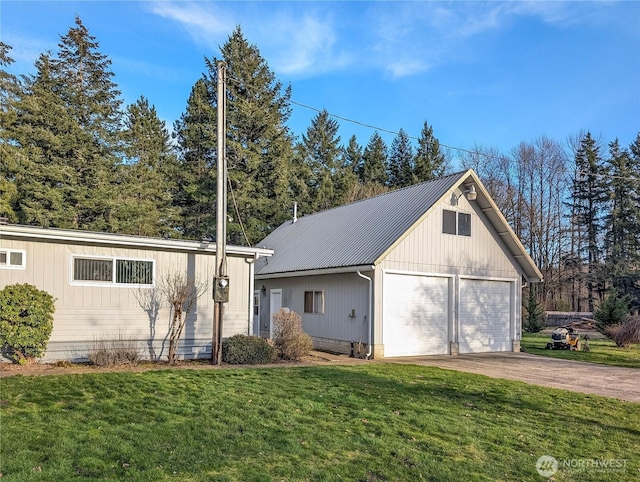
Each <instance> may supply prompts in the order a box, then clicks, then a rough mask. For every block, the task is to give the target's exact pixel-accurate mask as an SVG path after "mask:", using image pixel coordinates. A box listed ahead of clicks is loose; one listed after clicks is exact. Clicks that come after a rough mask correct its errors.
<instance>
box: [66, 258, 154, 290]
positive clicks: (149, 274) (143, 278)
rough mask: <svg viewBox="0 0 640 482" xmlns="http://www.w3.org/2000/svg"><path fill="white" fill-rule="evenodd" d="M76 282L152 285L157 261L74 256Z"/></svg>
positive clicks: (72, 278) (73, 279) (73, 266)
mask: <svg viewBox="0 0 640 482" xmlns="http://www.w3.org/2000/svg"><path fill="white" fill-rule="evenodd" d="M71 264H72V272H71V280H72V282H73V283H74V284H92V285H107V286H108V285H111V286H152V285H153V283H154V274H155V262H154V261H153V260H148V259H125V258H108V257H104V258H103V257H87V256H73V257H72V263H71Z"/></svg>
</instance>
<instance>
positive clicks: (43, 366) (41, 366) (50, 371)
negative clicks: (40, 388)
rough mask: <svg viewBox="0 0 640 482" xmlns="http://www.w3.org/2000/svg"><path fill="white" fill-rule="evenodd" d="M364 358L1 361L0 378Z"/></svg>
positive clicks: (318, 355)
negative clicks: (99, 362)
mask: <svg viewBox="0 0 640 482" xmlns="http://www.w3.org/2000/svg"><path fill="white" fill-rule="evenodd" d="M364 362H366V361H365V360H362V359H359V358H350V357H349V356H348V355H336V354H331V353H324V352H320V351H312V352H311V353H310V354H309V355H307V356H305V357H303V358H302V359H301V360H300V361H299V362H291V361H280V362H278V363H272V364H269V365H229V364H226V363H223V364H222V365H220V366H217V365H212V364H211V361H210V360H179V361H178V362H177V364H175V365H169V364H168V363H167V362H164V361H158V362H151V361H142V362H138V363H135V364H124V365H111V366H106V367H98V366H95V365H89V364H88V363H69V362H56V363H38V362H33V363H29V364H26V365H17V364H14V363H0V378H5V377H11V376H16V375H23V376H43V375H72V374H84V373H117V372H146V371H150V370H220V369H225V368H240V367H242V368H265V367H295V366H314V365H354V364H358V363H364Z"/></svg>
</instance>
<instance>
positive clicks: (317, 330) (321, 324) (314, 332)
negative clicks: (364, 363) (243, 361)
mask: <svg viewBox="0 0 640 482" xmlns="http://www.w3.org/2000/svg"><path fill="white" fill-rule="evenodd" d="M365 274H366V273H365ZM263 285H264V286H265V287H266V289H267V296H266V297H264V296H262V294H261V301H262V305H261V307H260V333H261V335H262V336H268V333H269V324H268V323H269V322H270V320H269V312H270V307H269V296H268V295H269V290H272V289H282V306H283V307H286V308H289V309H290V310H292V311H295V312H296V313H298V314H299V315H300V317H301V318H302V325H303V329H304V331H305V333H307V334H309V335H311V336H313V337H319V338H330V339H335V340H343V341H348V342H349V341H354V342H363V343H364V342H366V341H367V326H368V322H367V320H366V315H367V309H368V306H367V303H368V296H369V291H368V290H369V285H368V283H367V281H366V280H364V279H362V278H360V277H359V276H358V275H357V274H356V273H344V274H335V275H319V276H304V277H295V278H279V279H268V280H267V279H265V280H257V281H256V287H257V289H260V288H261V287H262V286H263ZM305 291H324V314H312V313H304V293H305ZM352 310H355V316H354V317H350V316H349V315H350V314H351V311H352Z"/></svg>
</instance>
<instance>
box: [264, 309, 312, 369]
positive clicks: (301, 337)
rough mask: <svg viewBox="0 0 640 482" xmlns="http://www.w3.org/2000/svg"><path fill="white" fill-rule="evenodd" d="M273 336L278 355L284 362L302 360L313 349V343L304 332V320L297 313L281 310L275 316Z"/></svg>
mask: <svg viewBox="0 0 640 482" xmlns="http://www.w3.org/2000/svg"><path fill="white" fill-rule="evenodd" d="M273 336H274V342H275V345H276V348H277V350H278V355H279V356H280V358H282V359H284V360H300V358H302V357H303V356H305V355H308V354H309V352H310V351H311V349H312V348H313V341H312V340H311V337H310V336H309V335H307V334H306V333H305V332H304V331H302V319H301V318H300V315H298V313H296V312H295V311H285V310H280V311H278V312H277V313H275V314H274V315H273Z"/></svg>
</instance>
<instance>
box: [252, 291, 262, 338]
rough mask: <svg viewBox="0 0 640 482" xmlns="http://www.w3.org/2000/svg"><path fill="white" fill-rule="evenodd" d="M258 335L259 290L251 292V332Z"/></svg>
mask: <svg viewBox="0 0 640 482" xmlns="http://www.w3.org/2000/svg"><path fill="white" fill-rule="evenodd" d="M252 334H253V335H254V336H260V290H256V291H254V292H253V333H252Z"/></svg>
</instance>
